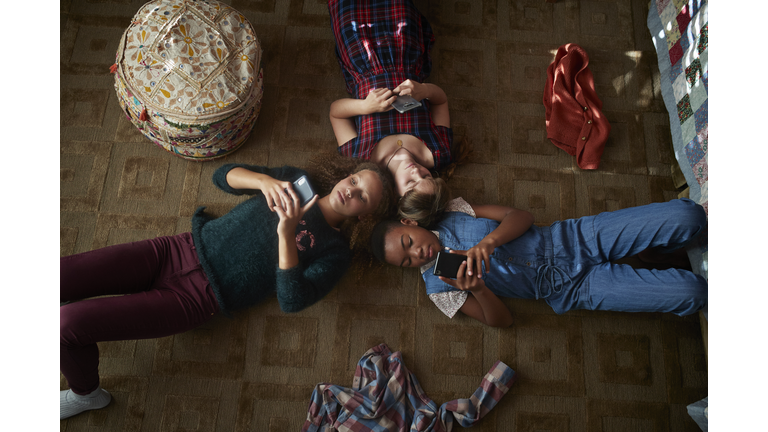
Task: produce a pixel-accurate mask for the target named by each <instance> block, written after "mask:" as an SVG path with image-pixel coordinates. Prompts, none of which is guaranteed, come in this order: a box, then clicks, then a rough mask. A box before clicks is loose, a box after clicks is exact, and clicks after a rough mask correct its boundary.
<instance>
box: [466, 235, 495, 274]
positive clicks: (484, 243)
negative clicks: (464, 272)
mask: <svg viewBox="0 0 768 432" xmlns="http://www.w3.org/2000/svg"><path fill="white" fill-rule="evenodd" d="M494 250H496V248H495V247H494V246H493V244H491V242H490V241H488V240H485V239H483V240H481V241H480V243H478V244H476V245H474V246H472V247H471V248H469V250H468V251H467V262H469V265H470V266H471V267H470V268H469V270H468V273H469V275H470V276H471V275H473V274H475V275H477V277H480V276H481V275H482V274H483V262H485V271H486V272H487V273H490V272H491V255H493V251H494Z"/></svg>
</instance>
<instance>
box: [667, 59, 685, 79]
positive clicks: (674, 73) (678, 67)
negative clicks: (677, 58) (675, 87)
mask: <svg viewBox="0 0 768 432" xmlns="http://www.w3.org/2000/svg"><path fill="white" fill-rule="evenodd" d="M681 73H683V62H677V63H675V64H673V65H672V67H671V68H669V82H675V80H676V79H677V77H678V76H680V74H681Z"/></svg>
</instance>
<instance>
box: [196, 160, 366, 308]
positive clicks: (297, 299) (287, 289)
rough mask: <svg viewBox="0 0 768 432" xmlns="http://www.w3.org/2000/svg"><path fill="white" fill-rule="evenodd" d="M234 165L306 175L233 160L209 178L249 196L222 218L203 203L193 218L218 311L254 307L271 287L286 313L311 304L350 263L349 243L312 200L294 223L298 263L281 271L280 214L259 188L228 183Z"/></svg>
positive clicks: (276, 174) (289, 176)
mask: <svg viewBox="0 0 768 432" xmlns="http://www.w3.org/2000/svg"><path fill="white" fill-rule="evenodd" d="M235 167H241V168H246V169H248V170H251V171H254V172H257V173H262V174H266V175H269V176H271V177H273V178H275V179H277V180H281V181H284V180H287V181H294V180H296V179H298V178H299V177H301V176H302V175H304V174H306V173H305V172H304V171H303V170H300V169H298V168H294V167H289V166H284V167H282V168H266V167H261V166H253V165H235V164H227V165H224V166H222V167H221V168H219V169H218V170H216V172H215V173H214V174H213V183H214V184H215V185H216V186H218V187H219V188H220V189H221V190H223V191H225V192H228V193H231V194H235V195H242V194H248V195H251V194H252V195H253V196H252V197H251V198H250V199H248V200H247V201H244V202H242V203H240V204H239V205H237V206H236V207H235V208H233V209H232V210H231V211H230V212H229V213H227V214H226V215H224V216H222V217H220V218H213V217H211V216H209V215H207V214H206V213H205V212H204V210H205V207H200V208H198V209H197V211H196V212H195V215H194V217H193V218H192V237H193V239H194V241H195V247H196V248H197V251H198V255H199V256H200V263H201V264H202V266H203V269H204V270H205V273H206V275H207V276H208V280H209V281H210V283H211V286H212V287H213V291H214V292H215V294H216V298H217V299H218V301H219V307H220V308H221V311H222V312H224V313H225V314H228V313H229V312H232V311H236V310H239V309H244V308H247V307H249V306H253V305H255V304H257V303H259V302H261V301H262V300H264V299H265V298H266V297H268V296H269V295H271V294H272V293H275V292H276V293H277V299H278V301H279V302H280V308H281V309H282V310H283V311H284V312H298V311H300V310H302V309H304V308H306V307H309V306H311V305H313V304H315V303H316V302H317V301H319V300H320V299H322V298H323V297H324V296H325V295H326V294H328V293H329V292H330V291H331V289H333V287H334V286H335V285H336V283H337V282H338V281H339V280H340V279H341V277H342V276H343V275H344V272H345V271H346V270H347V268H348V267H349V261H350V258H351V253H350V250H349V244H348V243H347V241H346V240H345V239H344V237H343V236H342V235H341V234H340V233H339V232H338V231H336V230H335V229H333V228H332V227H331V226H330V225H328V223H327V222H326V221H325V217H323V213H322V211H321V210H320V207H319V206H318V205H314V206H312V208H310V209H309V210H308V211H307V212H306V213H305V214H304V218H303V219H302V220H301V221H300V222H299V225H298V226H297V227H296V246H297V249H298V252H299V264H298V265H297V266H296V267H293V268H291V269H288V270H281V269H280V268H279V265H278V235H277V223H278V221H279V220H280V217H279V216H278V215H277V213H273V212H272V211H271V210H270V209H269V207H268V206H267V201H266V198H265V197H264V194H262V193H261V191H258V190H244V189H239V190H238V189H233V188H232V187H230V186H229V184H227V180H226V177H227V173H228V172H229V171H230V170H231V169H233V168H235Z"/></svg>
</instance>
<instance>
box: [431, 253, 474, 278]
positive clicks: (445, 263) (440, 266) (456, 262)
mask: <svg viewBox="0 0 768 432" xmlns="http://www.w3.org/2000/svg"><path fill="white" fill-rule="evenodd" d="M466 259H467V256H466V255H461V254H452V253H448V252H438V253H437V260H436V261H435V267H434V268H433V269H432V273H433V274H434V275H435V276H443V277H447V278H449V279H456V276H457V274H458V273H459V266H460V265H461V263H462V262H464V261H466Z"/></svg>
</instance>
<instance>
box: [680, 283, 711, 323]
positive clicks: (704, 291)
mask: <svg viewBox="0 0 768 432" xmlns="http://www.w3.org/2000/svg"><path fill="white" fill-rule="evenodd" d="M689 295H690V297H689V298H688V301H687V302H686V305H687V308H686V309H685V311H683V312H682V313H679V314H678V315H680V316H684V315H690V314H692V313H696V312H698V311H700V310H702V309H704V306H706V305H707V302H708V301H709V289H708V288H707V284H706V283H704V284H701V285H696V286H694V287H691V289H690V293H689Z"/></svg>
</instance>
